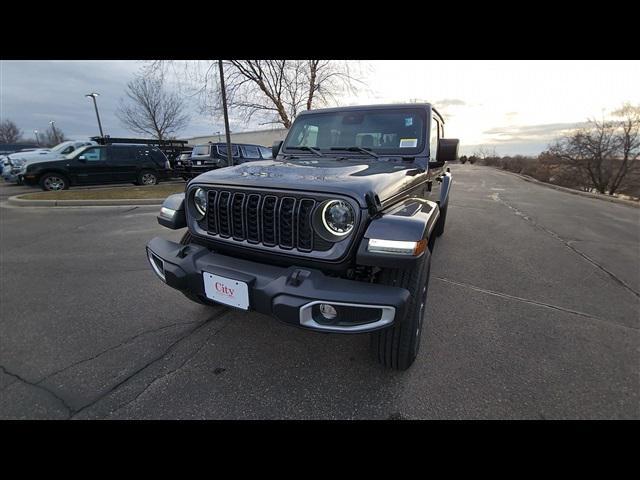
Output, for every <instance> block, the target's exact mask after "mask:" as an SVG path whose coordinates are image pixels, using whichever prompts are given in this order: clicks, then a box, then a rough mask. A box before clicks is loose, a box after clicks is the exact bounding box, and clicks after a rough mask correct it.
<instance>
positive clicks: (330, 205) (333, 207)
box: [322, 200, 355, 237]
mask: <svg viewBox="0 0 640 480" xmlns="http://www.w3.org/2000/svg"><path fill="white" fill-rule="evenodd" d="M354 222H355V213H354V212H353V208H351V205H349V204H348V203H347V202H345V201H344V200H331V201H330V202H327V204H326V205H325V206H324V208H323V209H322V223H323V224H324V226H325V228H326V229H327V230H328V231H329V232H330V233H332V234H333V235H337V236H339V237H342V236H344V235H347V234H348V233H349V232H351V230H353V225H354Z"/></svg>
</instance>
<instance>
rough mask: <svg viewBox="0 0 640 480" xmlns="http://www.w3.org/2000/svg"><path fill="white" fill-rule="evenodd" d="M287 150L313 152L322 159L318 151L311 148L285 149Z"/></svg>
mask: <svg viewBox="0 0 640 480" xmlns="http://www.w3.org/2000/svg"><path fill="white" fill-rule="evenodd" d="M287 148H288V149H289V150H303V151H305V152H313V153H315V154H316V155H318V156H319V157H324V155H323V154H322V152H321V151H320V150H316V149H315V148H313V147H287Z"/></svg>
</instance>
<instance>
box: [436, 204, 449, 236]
mask: <svg viewBox="0 0 640 480" xmlns="http://www.w3.org/2000/svg"><path fill="white" fill-rule="evenodd" d="M448 209H449V204H447V206H446V207H444V208H443V209H442V210H440V217H439V218H438V221H437V222H436V226H435V228H434V229H433V233H434V234H435V235H436V237H439V236H440V235H442V234H443V233H444V224H445V222H446V221H447V210H448Z"/></svg>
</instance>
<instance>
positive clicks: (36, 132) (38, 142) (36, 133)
mask: <svg viewBox="0 0 640 480" xmlns="http://www.w3.org/2000/svg"><path fill="white" fill-rule="evenodd" d="M33 133H35V135H36V143H37V144H38V146H40V139H39V138H38V130H34V131H33Z"/></svg>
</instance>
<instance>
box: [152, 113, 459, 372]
mask: <svg viewBox="0 0 640 480" xmlns="http://www.w3.org/2000/svg"><path fill="white" fill-rule="evenodd" d="M443 136H444V121H443V119H442V117H441V116H440V115H439V114H438V112H437V111H436V110H435V109H434V108H433V107H432V106H431V105H429V104H407V105H404V104H403V105H378V106H361V107H347V108H333V109H324V110H311V111H305V112H302V113H300V114H299V115H298V117H297V118H296V120H295V121H294V123H293V125H292V126H291V129H290V130H289V133H288V134H287V138H286V139H285V141H284V143H283V142H278V143H276V144H274V146H273V156H274V159H273V160H271V161H263V162H256V163H245V164H242V165H238V166H234V167H230V168H224V169H219V170H215V171H211V172H208V173H205V174H203V175H200V176H199V177H196V178H194V179H193V180H192V181H191V182H189V183H188V184H187V186H186V192H185V194H179V195H172V196H170V197H169V198H167V200H166V201H165V202H164V205H163V207H162V209H161V212H160V215H159V216H158V221H159V222H160V224H162V225H164V226H166V227H168V228H171V229H178V228H184V227H187V228H188V231H187V232H186V233H185V235H184V236H183V238H182V241H181V242H180V243H176V242H171V241H168V240H164V239H162V238H160V237H156V238H154V239H153V240H151V241H150V242H149V243H148V244H147V257H148V259H149V262H150V265H151V267H152V269H153V270H154V272H155V273H156V274H157V276H158V277H159V278H161V279H162V281H164V282H165V283H166V284H167V285H169V286H171V287H173V288H176V289H178V290H180V291H182V292H183V293H184V294H185V295H186V296H187V297H188V298H190V299H191V300H193V301H195V302H199V303H202V304H212V303H214V302H217V303H221V304H224V305H229V306H232V307H236V308H240V309H245V310H256V311H258V312H261V313H264V314H268V315H271V316H274V317H276V318H278V319H280V320H282V321H284V322H286V323H289V324H291V325H295V326H298V327H302V328H307V329H312V330H317V331H321V332H335V333H363V332H371V349H372V352H373V354H374V356H375V358H377V360H378V361H379V362H381V363H382V364H383V365H385V366H388V367H391V368H395V369H400V370H403V369H406V368H408V367H409V366H410V365H411V364H412V363H413V361H414V359H415V358H416V355H417V352H418V348H419V345H420V335H421V332H422V330H423V328H422V324H423V316H424V313H425V302H426V300H427V287H428V282H429V271H430V265H431V255H432V252H433V250H434V245H435V238H436V237H437V236H439V235H442V233H443V231H444V227H445V221H446V217H447V211H448V208H449V207H448V205H449V192H450V188H451V184H452V180H451V173H450V172H449V169H448V168H445V162H446V161H447V160H454V159H456V158H457V150H458V140H453V139H445V138H443Z"/></svg>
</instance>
